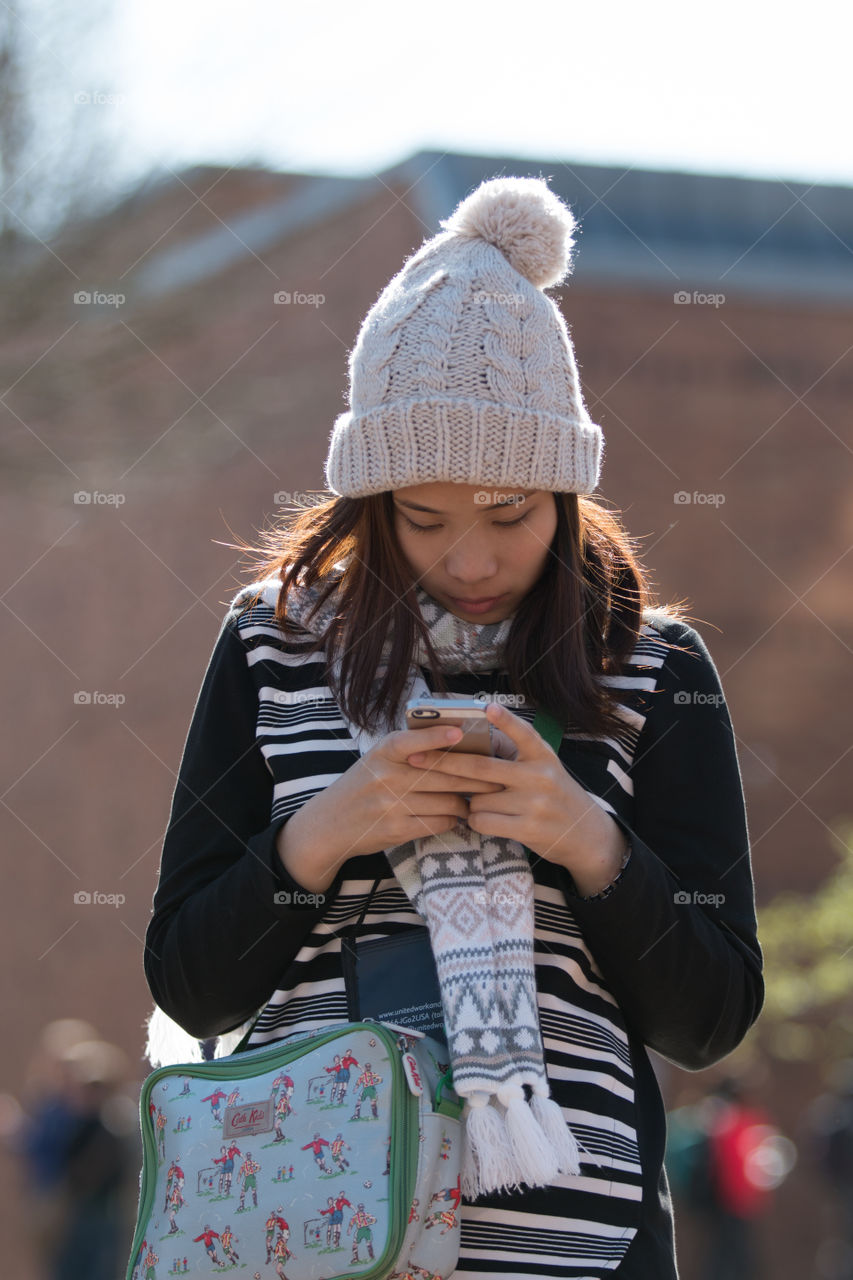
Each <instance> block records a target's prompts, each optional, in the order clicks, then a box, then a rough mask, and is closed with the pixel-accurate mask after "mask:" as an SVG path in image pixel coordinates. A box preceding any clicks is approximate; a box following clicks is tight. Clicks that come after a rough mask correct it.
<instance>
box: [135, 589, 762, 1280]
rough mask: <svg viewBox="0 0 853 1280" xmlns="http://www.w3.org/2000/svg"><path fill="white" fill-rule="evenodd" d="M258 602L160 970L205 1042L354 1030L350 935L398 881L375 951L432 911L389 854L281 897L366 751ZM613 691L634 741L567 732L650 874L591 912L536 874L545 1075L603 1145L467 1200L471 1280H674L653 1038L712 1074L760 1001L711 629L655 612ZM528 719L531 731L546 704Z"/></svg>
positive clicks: (385, 903) (158, 945) (220, 674)
mask: <svg viewBox="0 0 853 1280" xmlns="http://www.w3.org/2000/svg"><path fill="white" fill-rule="evenodd" d="M253 594H254V592H252V591H247V592H246V593H241V596H238V597H237V599H236V600H235V602H234V604H233V605H232V609H231V610H230V611H229V613H228V615H227V617H226V619H225V621H224V623H223V626H222V630H221V632H220V635H219V637H218V639H217V642H216V646H215V648H214V651H213V655H212V657H211V660H210V663H209V666H208V670H207V673H206V675H205V678H204V682H203V684H202V688H201V691H200V694H199V698H198V701H197V704H196V708H195V712H194V715H193V719H192V724H191V726H190V730H189V734H188V737H187V741H186V745H185V748H184V754H183V759H182V762H181V770H180V775H179V779H178V783H177V786H176V790H175V795H174V799H173V805H172V815H171V820H170V824H169V828H168V831H167V834H166V837H165V841H164V846H163V853H162V862H161V872H160V882H159V885H158V888H157V892H156V895H155V898H154V915H153V917H152V920H151V922H150V925H149V928H148V934H147V938H146V951H145V971H146V976H147V978H148V982H149V985H150V988H151V992H152V995H153V996H154V999H155V1000H156V1001H157V1003H158V1004H159V1005H160V1006H161V1008H163V1009H164V1010H165V1011H166V1013H168V1014H169V1015H170V1016H171V1017H172V1018H174V1019H175V1020H176V1021H177V1022H178V1023H180V1024H181V1025H182V1026H183V1027H185V1028H186V1029H187V1030H188V1031H189V1032H190V1033H191V1034H194V1035H197V1036H199V1037H200V1038H201V1037H208V1036H211V1035H216V1034H221V1033H223V1032H225V1031H227V1030H230V1029H231V1028H233V1027H235V1026H238V1025H240V1024H241V1023H243V1022H245V1021H246V1020H247V1019H249V1018H250V1017H251V1016H252V1015H254V1014H255V1013H256V1012H257V1011H258V1010H259V1009H262V1012H261V1014H260V1016H259V1018H258V1020H257V1022H256V1023H255V1026H254V1028H253V1031H252V1035H251V1039H250V1043H251V1044H252V1045H256V1044H261V1043H270V1042H272V1041H275V1040H276V1039H278V1038H280V1037H281V1036H283V1035H285V1034H290V1033H291V1032H292V1031H294V1030H299V1029H301V1028H303V1027H306V1026H313V1025H316V1024H317V1023H318V1022H324V1021H328V1022H340V1021H345V1020H346V1018H347V1003H346V994H345V987H344V981H343V975H342V968H341V948H340V932H341V930H342V928H344V927H345V926H347V925H349V924H351V923H353V922H354V921H355V920H356V919H357V918H358V916H359V914H360V912H361V908H362V906H363V905H364V901H365V897H366V895H367V894H368V893H369V891H370V888H371V886H372V884H373V883H374V880H375V879H376V878H377V877H381V880H380V884H379V886H378V889H377V891H376V893H375V894H374V897H373V900H372V902H371V905H370V909H369V911H368V913H367V915H366V917H365V920H364V935H365V936H366V937H380V936H385V935H389V934H392V933H394V932H397V931H400V930H404V929H406V928H408V927H410V926H411V925H412V924H420V923H422V920H421V917H420V916H419V915H417V913H416V912H415V911H414V908H413V907H412V905H411V903H410V901H409V899H408V898H407V897H406V895H405V893H404V892H403V890H402V889H401V888H400V886H399V885H398V883H397V881H396V879H395V878H394V876H393V874H392V873H391V870H390V867H389V865H388V862H387V859H386V857H385V854H384V853H383V852H377V853H375V854H370V855H364V856H360V857H355V858H351V859H349V860H348V861H347V862H346V863H345V864H344V865H343V867H342V868H341V870H340V872H339V873H338V875H337V876H336V878H335V881H334V882H333V884H332V885H331V886H330V888H329V889H328V890H327V891H326V895H325V902H324V903H323V905H322V906H320V907H319V908H315V907H312V906H304V905H301V906H300V905H293V904H291V905H287V904H285V903H283V902H281V901H280V900H279V901H277V900H276V894H277V893H278V892H279V891H281V890H282V889H284V890H289V891H290V894H291V895H295V894H296V891H297V890H299V889H300V888H301V886H298V885H296V884H295V882H294V881H293V880H292V878H291V877H290V876H289V875H288V874H287V873H286V872H285V870H284V868H283V867H282V865H281V862H280V860H279V858H278V854H277V851H276V843H275V841H276V835H277V833H278V831H279V829H280V828H281V826H282V825H283V823H284V822H286V820H287V818H288V817H289V816H290V815H291V814H293V813H294V812H295V811H296V810H297V809H299V808H300V807H301V805H303V804H304V803H305V802H306V801H307V800H308V799H309V798H310V797H311V796H312V795H315V794H316V793H317V792H319V791H322V790H323V789H325V788H326V787H327V786H329V785H330V784H331V783H332V782H334V781H335V780H336V779H337V778H338V777H340V775H341V774H342V773H344V772H345V771H346V770H347V769H348V768H349V767H350V766H351V765H352V764H353V763H355V762H356V761H357V760H358V758H359V756H358V751H357V748H356V746H355V743H354V742H353V740H352V738H351V737H350V734H349V731H348V728H347V724H346V721H345V720H344V719H343V717H342V716H341V713H340V709H339V708H338V706H337V703H336V701H335V699H334V698H333V696H332V694H331V691H330V689H329V687H328V685H327V683H326V678H325V670H324V663H323V660H322V654H314V655H313V656H312V657H310V658H308V659H306V657H305V653H304V649H303V647H302V646H300V645H298V644H296V643H292V642H287V643H286V642H285V641H284V639H283V637H282V634H281V631H280V629H279V628H278V626H277V624H276V622H275V618H274V615H273V605H274V601H275V590H274V587H273V585H272V584H270V586H268V588H267V590H266V592H265V594H264V596H263V597H262V598H261V599H260V600H259V601H258V602H257V603H256V604H255V605H254V606H253V607H251V608H247V607H246V604H247V602H248V599H249V598H250V597H251V596H252V595H253ZM672 645H677V646H681V647H680V648H672V647H670V646H672ZM423 674H424V677H425V679H426V680H427V681H428V682H429V681H430V676H429V672H428V671H424V672H423ZM447 679H448V685H449V688H450V690H451V692H455V693H465V694H469V695H471V694H476V693H477V692H479V691H487V692H489V693H504V694H506V693H511V692H513V691H512V690H510V689H509V688H508V686H507V684H506V676H505V673H503V672H500V671H494V672H478V673H475V674H460V675H454V676H450V677H448V678H447ZM607 679H608V683H610V684H611V685H613V686H614V687H616V688H618V689H619V703H620V706H621V708H622V712H621V715H622V720H623V727H622V728H621V729H620V731H619V733H618V734H616V735H614V736H609V737H606V738H591V737H589V736H588V735H580V734H577V735H572V734H566V735H565V737H564V739H563V742H562V745H561V748H560V758H561V760H562V762H563V764H564V765H565V767H566V768H567V769H568V770H569V771H570V772H571V773H572V775H573V776H574V777H575V778H576V780H577V781H578V782H579V783H580V784H581V785H582V786H584V787H585V788H586V789H587V790H588V791H590V792H591V793H593V794H595V795H596V796H597V797H599V799H600V802H601V803H602V804H603V805H604V807H605V808H606V809H607V811H608V812H609V813H610V814H611V815H612V816H613V818H614V819H615V820H616V821H617V822H619V824H620V825H621V826H622V827H623V829H624V830H625V832H626V833H627V834H629V835H630V837H631V840H632V849H633V852H632V856H631V860H630V862H629V864H628V867H627V869H626V871H625V872H624V874H623V876H622V878H621V880H620V881H619V884H618V885H617V887H616V888H615V890H614V891H613V892H612V893H611V894H610V895H609V897H607V898H606V899H601V900H591V901H585V900H583V899H580V898H578V897H577V895H576V894H575V892H574V885H573V883H572V881H571V877H570V876H569V874H568V873H567V872H566V871H564V870H563V869H562V868H560V867H558V866H557V865H555V864H553V863H549V862H547V861H545V860H544V859H538V860H535V861H533V862H532V865H533V874H534V883H535V953H534V961H535V965H536V978H537V989H538V1001H539V1014H540V1024H541V1028H542V1035H543V1043H544V1047H545V1061H546V1067H547V1071H548V1077H549V1082H550V1084H551V1090H552V1096H553V1097H554V1098H555V1099H556V1100H557V1102H558V1103H559V1104H560V1106H561V1107H562V1108H563V1112H564V1115H565V1116H566V1119H567V1120H568V1121H569V1123H570V1125H571V1128H572V1131H573V1132H574V1133H575V1135H576V1136H577V1137H578V1139H579V1141H580V1143H581V1144H582V1146H583V1148H584V1159H583V1162H582V1165H581V1177H580V1178H565V1177H562V1176H560V1177H558V1178H557V1180H556V1181H555V1182H554V1183H553V1184H552V1185H550V1186H549V1187H546V1188H538V1189H534V1190H531V1189H527V1190H526V1191H525V1192H524V1194H518V1193H515V1194H513V1195H504V1196H496V1195H495V1196H481V1197H478V1199H477V1200H476V1201H474V1202H466V1201H464V1200H463V1202H462V1208H461V1220H462V1233H461V1252H460V1259H459V1265H458V1268H457V1271H456V1272H455V1273H454V1276H463V1275H469V1274H470V1275H473V1274H475V1273H476V1274H477V1275H479V1276H480V1277H489V1276H499V1275H500V1276H507V1275H517V1276H525V1277H531V1278H534V1280H535V1278H536V1277H543V1278H544V1277H567V1278H568V1277H573V1278H574V1280H581V1278H583V1280H593V1278H596V1280H597V1278H598V1277H604V1276H609V1275H614V1274H615V1275H618V1276H619V1277H621V1278H623V1280H630V1278H633V1280H640V1277H642V1278H643V1280H649V1278H650V1277H655V1280H669V1278H670V1277H672V1278H674V1277H675V1274H676V1272H675V1263H674V1257H673V1241H672V1223H671V1220H670V1218H669V1216H668V1211H667V1209H666V1207H665V1205H666V1202H667V1197H666V1196H665V1195H664V1196H661V1194H660V1193H661V1189H662V1187H664V1186H665V1183H664V1181H663V1172H662V1162H663V1147H664V1138H665V1123H664V1113H663V1107H662V1102H661V1098H660V1093H659V1090H658V1087H657V1083H656V1080H655V1077H654V1074H653V1072H652V1069H651V1066H650V1063H649V1059H648V1056H647V1054H646V1051H645V1047H644V1046H645V1045H648V1046H650V1047H652V1048H654V1049H655V1050H657V1051H658V1052H659V1053H661V1054H663V1055H665V1056H666V1057H668V1058H670V1059H671V1060H672V1061H674V1062H676V1063H679V1064H680V1065H683V1066H686V1067H688V1068H694V1069H696V1068H699V1067H704V1066H708V1065H711V1064H712V1063H713V1062H715V1061H717V1060H718V1059H719V1058H721V1057H722V1056H724V1055H725V1054H726V1053H728V1052H730V1051H731V1049H733V1048H734V1047H735V1046H736V1045H737V1044H738V1043H739V1041H740V1040H741V1038H742V1037H743V1035H744V1034H745V1032H746V1030H747V1029H748V1027H749V1026H750V1025H751V1023H752V1021H753V1020H754V1019H755V1017H756V1016H757V1013H758V1010H759V1008H760V1003H761V997H762V983H761V957H760V951H759V948H758V943H757V941H756V936H755V916H754V907H753V894H752V880H751V872H750V858H749V841H748V834H747V827H746V817H745V811H744V803H743V794H742V788H741V783H740V775H739V770H738V763H737V755H736V750H735V745H734V738H733V733H732V728H731V723H730V719H729V715H728V711H727V708H726V705H725V701H724V698H723V695H722V690H721V687H720V682H719V678H718V675H717V672H716V669H715V667H714V664H713V662H712V660H711V658H710V655H709V654H708V651H707V649H706V647H705V645H704V643H703V641H702V639H701V637H700V636H699V635H698V633H697V632H696V631H695V630H693V629H692V628H691V627H689V626H687V625H686V624H684V623H680V622H676V621H674V620H672V619H670V618H667V617H666V616H665V615H663V614H650V615H649V616H648V618H647V620H646V622H645V624H644V626H643V629H642V632H641V635H640V636H639V638H638V640H637V642H636V646H635V650H634V653H633V654H632V656H631V659H630V661H629V662H628V663H627V664H626V666H625V668H624V674H622V675H620V676H618V677H608V678H607ZM513 710H514V711H515V713H516V714H518V715H520V716H521V717H522V718H524V719H527V720H530V721H532V719H533V715H534V710H535V709H534V708H529V707H526V706H524V705H523V703H522V704H521V705H518V703H514V704H513ZM341 817H342V821H345V815H342V816H341Z"/></svg>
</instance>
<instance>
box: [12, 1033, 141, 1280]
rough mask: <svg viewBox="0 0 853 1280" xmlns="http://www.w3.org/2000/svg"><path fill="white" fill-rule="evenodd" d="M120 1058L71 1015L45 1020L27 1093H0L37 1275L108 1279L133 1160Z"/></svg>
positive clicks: (130, 1190)
mask: <svg viewBox="0 0 853 1280" xmlns="http://www.w3.org/2000/svg"><path fill="white" fill-rule="evenodd" d="M127 1067H128V1063H127V1059H126V1056H125V1054H124V1053H123V1052H122V1050H121V1049H119V1048H118V1047H117V1046H116V1045H113V1044H110V1043H109V1042H107V1041H105V1040H101V1039H99V1038H98V1033H97V1031H96V1030H95V1028H94V1027H93V1026H92V1025H91V1024H90V1023H88V1022H84V1021H83V1020H81V1019H76V1018H63V1019H59V1020H57V1021H55V1022H51V1023H49V1024H48V1025H47V1026H46V1027H45V1028H44V1030H43V1032H42V1034H41V1037H40V1039H39V1044H38V1047H37V1050H36V1053H35V1055H34V1058H33V1062H32V1064H31V1070H30V1071H29V1072H28V1078H29V1079H30V1081H31V1082H32V1083H31V1093H32V1096H31V1098H30V1099H25V1100H24V1103H23V1105H22V1104H19V1103H18V1102H17V1101H16V1100H15V1099H14V1098H11V1097H9V1096H8V1095H7V1096H6V1097H5V1098H4V1099H3V1106H2V1117H3V1118H2V1129H3V1136H4V1139H5V1141H6V1144H7V1146H8V1147H10V1148H11V1149H12V1150H13V1151H14V1152H15V1154H16V1155H17V1156H19V1157H20V1161H21V1166H22V1168H23V1172H24V1177H25V1183H26V1186H25V1195H26V1205H27V1220H28V1221H27V1225H28V1229H29V1234H30V1237H31V1240H32V1242H33V1245H34V1249H35V1253H36V1258H37V1264H38V1266H39V1270H40V1273H41V1275H42V1276H43V1277H44V1278H45V1280H116V1277H117V1275H118V1274H119V1269H120V1267H121V1264H122V1252H123V1243H124V1238H125V1236H126V1233H127V1229H128V1221H129V1220H130V1221H132V1215H133V1203H132V1197H133V1194H134V1193H135V1190H136V1188H135V1185H134V1183H133V1179H135V1176H136V1170H137V1169H138V1167H139V1162H140V1147H139V1138H138V1128H139V1125H138V1120H137V1114H136V1104H135V1102H134V1101H133V1098H132V1097H131V1096H130V1095H129V1094H128V1093H125V1092H123V1091H122V1089H121V1085H122V1083H123V1082H124V1080H125V1079H126V1076H127Z"/></svg>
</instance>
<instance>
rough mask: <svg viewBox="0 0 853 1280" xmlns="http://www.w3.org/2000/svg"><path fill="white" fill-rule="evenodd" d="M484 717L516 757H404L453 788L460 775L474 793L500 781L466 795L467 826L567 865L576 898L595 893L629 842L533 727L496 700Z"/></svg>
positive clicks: (442, 754) (612, 875)
mask: <svg viewBox="0 0 853 1280" xmlns="http://www.w3.org/2000/svg"><path fill="white" fill-rule="evenodd" d="M486 715H487V717H488V719H489V720H490V721H491V723H492V725H493V726H494V727H495V729H497V730H499V731H500V734H501V737H500V739H499V751H500V754H501V755H503V756H507V755H509V754H510V753H509V751H508V750H507V748H506V744H507V743H508V742H509V743H512V744H513V745H514V748H515V754H514V758H512V759H507V758H504V759H498V758H496V757H495V756H491V757H489V756H481V755H474V754H472V753H470V752H466V753H464V754H463V753H462V752H447V751H441V750H435V749H434V750H430V751H426V752H418V753H417V754H416V755H414V756H410V760H411V763H412V764H413V765H416V766H420V767H421V768H422V769H423V770H424V771H425V772H426V773H427V774H428V775H430V774H441V775H448V774H449V775H451V776H452V778H453V779H454V781H453V783H452V784H450V783H449V784H448V785H453V786H454V787H455V786H456V784H457V782H458V780H459V777H460V775H462V781H463V789H464V790H465V791H466V792H473V791H475V790H478V791H479V786H478V785H477V784H480V783H483V782H489V783H492V784H498V787H497V790H495V789H494V788H493V789H492V790H491V791H489V792H488V793H486V792H480V794H476V795H472V796H471V800H470V802H469V805H468V816H467V822H468V825H469V827H471V829H472V830H473V831H478V832H480V834H481V835H487V836H506V837H508V838H509V839H512V840H518V841H519V843H520V844H523V845H525V846H526V847H527V848H528V849H530V851H531V852H532V853H537V854H539V855H540V857H543V858H546V859H547V860H548V861H549V862H556V863H558V864H559V865H560V866H563V867H566V869H567V870H568V871H569V872H570V873H571V875H572V878H573V880H574V882H575V885H576V887H577V890H578V892H579V893H580V894H581V895H582V896H587V895H588V894H593V893H598V892H599V891H600V890H601V889H603V888H604V887H605V886H606V885H608V884H609V883H610V881H611V880H613V879H615V877H616V876H617V875H618V873H619V868H620V866H621V862H622V858H623V856H624V853H625V850H626V849H627V847H628V841H627V839H626V837H625V835H624V833H623V832H622V831H621V829H620V828H619V826H618V825H617V824H616V823H615V822H614V821H613V819H612V818H611V817H610V816H609V815H608V814H607V813H606V812H605V810H604V809H602V807H601V805H600V804H598V803H597V801H596V800H595V799H594V798H593V797H592V795H591V794H590V792H588V791H586V790H585V789H584V788H583V787H582V786H581V785H580V784H579V783H578V782H576V781H575V779H574V778H573V777H572V776H571V774H570V773H569V772H568V771H567V770H566V768H565V766H564V765H563V764H562V762H561V761H560V758H559V756H558V755H557V754H556V752H555V751H553V750H552V749H551V747H550V746H549V745H548V743H547V742H545V740H544V739H543V738H542V736H541V735H540V734H539V733H538V732H537V730H536V729H534V728H533V726H532V725H530V724H528V723H527V721H526V720H522V719H521V717H520V716H517V715H514V714H513V712H511V711H510V710H508V708H506V707H504V706H503V705H502V704H501V703H498V702H490V703H488V704H487V707H486Z"/></svg>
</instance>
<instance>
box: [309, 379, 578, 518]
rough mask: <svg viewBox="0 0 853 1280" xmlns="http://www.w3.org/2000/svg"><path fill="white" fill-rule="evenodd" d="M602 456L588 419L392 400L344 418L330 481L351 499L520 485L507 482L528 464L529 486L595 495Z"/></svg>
mask: <svg viewBox="0 0 853 1280" xmlns="http://www.w3.org/2000/svg"><path fill="white" fill-rule="evenodd" d="M353 428H357V429H353ZM392 440H393V442H394V447H393V449H392V448H389V444H390V442H391V441H392ZM602 450H603V433H602V431H601V428H600V427H598V426H596V425H595V423H593V422H591V421H590V420H589V418H586V417H584V418H579V417H575V418H573V419H570V418H567V417H559V416H557V415H554V414H549V413H546V412H543V411H542V410H541V409H526V408H521V407H517V406H507V405H497V404H491V403H488V402H480V401H476V400H461V399H456V398H454V399H445V398H441V397H438V398H433V399H427V400H424V399H420V400H395V401H393V402H392V403H389V404H387V405H381V406H379V407H378V408H376V409H372V410H369V411H368V412H366V413H361V414H354V413H352V412H347V413H342V414H340V415H339V417H338V418H337V419H336V421H335V426H334V430H333V432H332V437H331V444H330V448H329V454H328V457H327V460H326V483H327V485H328V487H329V489H330V490H331V491H332V493H344V492H345V493H346V494H347V496H349V497H365V496H366V495H368V494H371V493H381V492H383V491H384V490H386V489H399V488H403V487H405V486H407V485H415V484H428V483H430V482H432V481H449V482H450V483H453V484H483V485H495V486H499V487H504V488H506V487H513V486H515V487H518V483H517V480H513V479H511V478H510V476H511V475H512V474H514V475H516V476H517V475H518V469H519V468H518V464H519V459H522V458H523V459H524V460H525V465H524V474H525V483H524V487H525V488H536V489H545V490H549V491H551V492H554V493H592V492H593V491H594V490H595V488H596V487H597V485H598V481H599V475H600V469H601V456H602Z"/></svg>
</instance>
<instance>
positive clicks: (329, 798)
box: [278, 725, 502, 891]
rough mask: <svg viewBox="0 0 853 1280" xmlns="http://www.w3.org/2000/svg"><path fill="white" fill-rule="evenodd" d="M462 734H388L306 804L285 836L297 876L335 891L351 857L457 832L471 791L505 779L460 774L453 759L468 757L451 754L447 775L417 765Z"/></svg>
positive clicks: (286, 860) (443, 730)
mask: <svg viewBox="0 0 853 1280" xmlns="http://www.w3.org/2000/svg"><path fill="white" fill-rule="evenodd" d="M461 736H462V732H461V730H460V729H456V728H454V729H448V728H447V727H446V726H439V725H436V726H434V727H430V728H428V729H400V730H397V731H396V732H394V733H389V734H386V735H385V737H384V738H382V739H381V740H380V741H379V742H377V743H376V745H375V746H373V747H371V749H370V750H369V751H367V752H365V754H364V755H363V756H361V757H360V759H359V760H357V761H356V763H355V764H353V765H351V766H350V768H349V769H347V770H346V772H345V773H343V774H341V776H340V777H339V778H336V779H335V781H334V782H332V783H330V785H329V786H328V787H326V789H325V790H324V791H320V792H318V793H317V795H315V796H312V797H311V799H310V800H308V801H306V803H305V804H304V805H303V806H302V808H301V809H298V810H297V811H296V813H294V814H293V816H292V817H291V818H289V819H288V821H287V822H286V823H285V824H284V826H283V827H282V828H281V831H280V832H279V834H278V851H279V856H280V858H281V860H282V863H283V865H284V867H285V868H286V870H287V871H288V872H289V873H290V874H291V875H292V876H293V878H294V880H296V881H297V882H298V883H299V884H301V885H302V886H303V887H304V888H306V889H309V890H314V891H319V890H322V889H325V888H328V886H329V885H330V884H331V883H332V881H333V880H334V878H335V875H336V874H337V870H338V868H339V867H340V866H341V864H342V863H344V862H346V860H347V858H354V857H356V856H357V855H358V854H362V853H376V852H377V851H378V850H380V849H389V848H391V847H392V846H394V845H398V844H404V843H405V842H406V841H407V840H415V839H417V838H418V837H421V836H431V835H439V834H440V833H441V832H444V831H450V830H452V828H453V827H454V826H455V825H456V822H457V820H458V819H459V818H467V816H468V804H467V802H466V801H465V799H464V796H463V793H465V794H468V793H474V792H477V793H482V794H485V793H487V792H492V791H500V790H501V789H502V787H501V784H500V783H499V782H491V781H489V780H487V779H481V780H476V779H475V780H473V781H472V780H471V778H469V777H467V776H466V775H465V774H464V773H456V772H455V771H454V769H453V766H452V761H453V760H456V759H458V760H463V759H465V760H467V759H469V758H470V757H468V756H467V755H466V756H464V757H463V756H461V755H458V754H457V753H455V752H449V753H448V758H449V760H450V762H451V763H450V764H449V766H448V767H447V768H446V769H445V770H443V771H442V772H441V773H439V772H437V771H435V770H424V769H417V768H414V767H413V766H412V765H410V764H409V757H410V756H411V754H412V753H413V752H416V751H417V750H418V749H419V748H426V749H427V750H428V751H429V752H430V753H437V754H440V753H439V748H441V747H445V748H446V747H447V746H449V745H450V743H451V742H458V741H459V739H460V738H461Z"/></svg>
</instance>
